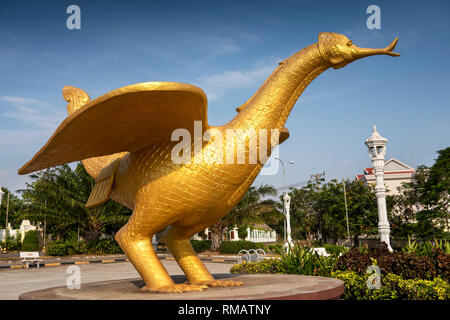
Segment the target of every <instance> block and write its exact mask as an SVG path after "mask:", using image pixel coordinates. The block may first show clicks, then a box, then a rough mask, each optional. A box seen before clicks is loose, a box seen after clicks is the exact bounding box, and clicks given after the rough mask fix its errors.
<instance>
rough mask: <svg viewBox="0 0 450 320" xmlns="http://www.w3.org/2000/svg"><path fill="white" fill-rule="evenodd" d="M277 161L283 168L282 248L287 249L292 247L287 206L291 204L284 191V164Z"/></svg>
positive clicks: (292, 162) (291, 162)
mask: <svg viewBox="0 0 450 320" xmlns="http://www.w3.org/2000/svg"><path fill="white" fill-rule="evenodd" d="M275 159H277V160H278V161H280V162H281V165H282V166H283V189H284V195H283V215H284V246H285V247H286V248H289V247H291V246H293V243H292V237H291V217H290V215H289V205H290V203H291V197H290V196H289V195H288V192H287V190H286V177H285V176H286V166H285V165H284V162H283V161H282V160H281V159H280V158H279V157H275ZM289 163H290V164H294V161H289ZM286 236H287V237H286Z"/></svg>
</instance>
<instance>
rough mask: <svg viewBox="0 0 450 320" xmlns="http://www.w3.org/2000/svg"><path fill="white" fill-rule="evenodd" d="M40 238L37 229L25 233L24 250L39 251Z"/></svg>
mask: <svg viewBox="0 0 450 320" xmlns="http://www.w3.org/2000/svg"><path fill="white" fill-rule="evenodd" d="M38 250H39V239H38V234H37V231H36V230H30V231H28V232H27V233H26V234H25V238H24V239H23V242H22V251H38Z"/></svg>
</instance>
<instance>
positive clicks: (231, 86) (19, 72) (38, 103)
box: [0, 0, 450, 190]
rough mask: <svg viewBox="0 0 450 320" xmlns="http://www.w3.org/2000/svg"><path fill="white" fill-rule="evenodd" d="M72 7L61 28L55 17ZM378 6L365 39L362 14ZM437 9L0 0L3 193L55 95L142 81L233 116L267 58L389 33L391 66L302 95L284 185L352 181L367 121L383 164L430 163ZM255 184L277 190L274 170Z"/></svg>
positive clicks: (54, 117) (443, 116)
mask: <svg viewBox="0 0 450 320" xmlns="http://www.w3.org/2000/svg"><path fill="white" fill-rule="evenodd" d="M71 4H77V5H79V6H80V8H81V30H69V29H67V27H66V19H67V17H68V16H69V15H68V14H67V13H66V8H67V7H68V6H69V5H71ZM371 4H376V5H378V6H379V7H380V9H381V29H380V30H369V29H368V28H367V27H366V19H367V18H368V17H369V14H367V13H366V8H367V7H368V6H369V5H371ZM449 14H450V3H449V2H448V1H338V2H337V1H308V0H305V1H301V0H298V1H295V0H286V1H126V2H125V1H123V2H122V1H92V0H91V1H39V2H38V1H18V0H15V1H9V0H6V1H5V0H2V1H1V2H0V185H2V186H5V187H7V188H10V189H12V190H16V189H19V188H22V187H24V185H25V181H27V179H28V178H27V177H26V176H25V177H22V176H18V175H17V170H18V168H19V167H21V166H22V165H23V164H24V163H25V162H26V161H28V160H29V159H30V158H31V157H32V156H33V155H34V154H35V152H37V151H38V150H39V149H40V147H41V146H42V145H43V144H44V143H45V142H46V141H47V139H48V138H49V137H50V135H51V133H52V132H53V131H54V130H55V129H56V127H57V126H58V125H59V123H60V122H61V121H62V120H63V119H64V118H65V117H66V103H65V101H64V100H63V99H62V93H61V92H62V87H63V86H64V85H72V86H75V87H79V88H82V89H84V90H86V91H87V92H88V93H89V95H90V96H91V98H96V97H98V96H100V95H102V94H104V93H107V92H108V91H110V90H113V89H116V88H119V87H122V86H125V85H129V84H133V83H139V82H145V81H177V82H184V83H191V84H195V85H197V86H199V87H201V88H202V89H204V90H205V92H206V93H207V95H208V99H209V106H208V118H209V123H210V124H212V125H220V124H223V123H225V122H227V121H229V120H230V119H231V118H232V117H234V116H235V111H234V110H235V108H236V107H238V106H239V105H241V104H242V103H243V102H245V101H246V100H247V99H248V98H249V97H250V96H251V95H252V94H253V93H254V92H255V91H256V90H257V89H258V87H259V86H260V85H261V84H262V83H263V82H264V80H265V79H266V78H267V77H268V75H269V74H270V73H271V72H272V71H273V70H274V69H275V68H276V66H277V63H278V62H279V61H281V60H282V59H285V58H287V57H288V56H290V55H292V54H293V53H295V52H296V51H298V50H301V49H302V48H304V47H306V46H308V45H310V44H312V43H315V42H317V35H318V33H319V32H337V33H342V34H344V35H346V36H348V37H349V38H350V39H351V40H352V41H353V42H354V43H355V44H357V45H358V46H361V47H373V48H378V47H385V46H386V45H387V44H389V43H390V42H391V41H392V40H393V39H394V38H395V37H397V36H398V37H399V38H400V41H399V43H398V45H397V48H396V50H395V51H396V52H399V53H401V54H402V55H401V57H398V58H392V57H388V56H376V57H370V58H366V59H362V60H360V61H357V62H355V63H352V64H350V65H348V66H347V67H345V68H343V69H339V70H334V69H330V70H328V71H326V72H324V73H323V74H322V75H321V76H319V77H318V78H317V79H316V80H314V81H313V83H312V84H311V85H310V86H309V87H308V88H307V89H306V90H305V92H304V93H303V95H302V96H301V97H300V99H299V101H298V102H297V104H296V106H295V107H294V109H293V112H292V113H291V115H290V117H289V119H288V121H287V123H286V127H287V128H288V129H289V130H290V133H291V136H290V138H289V139H288V140H287V141H286V142H285V143H284V144H283V145H282V146H281V147H280V156H281V158H282V159H283V160H285V161H289V160H293V161H295V164H294V165H292V166H289V168H288V172H287V173H288V174H287V177H286V182H287V184H291V183H296V182H300V181H305V180H307V179H308V177H309V175H311V174H314V173H317V172H323V171H325V172H326V177H327V179H330V178H338V179H341V178H347V177H351V178H352V177H354V175H355V174H359V173H361V172H362V170H363V168H364V167H370V166H371V163H370V160H369V157H368V154H367V151H366V147H365V145H364V140H365V139H366V138H368V137H369V136H370V134H371V129H372V126H373V124H376V125H377V128H378V130H379V132H380V133H381V134H382V135H383V136H384V137H386V138H388V139H389V142H388V150H387V154H386V157H387V158H391V157H395V158H397V159H399V160H400V161H403V162H405V163H407V164H409V165H411V166H413V167H416V166H417V165H420V164H425V165H431V164H432V163H433V162H434V159H435V158H436V151H437V150H440V149H444V148H446V147H448V146H449V141H450V130H449V120H450V109H449V104H450V102H449V101H450V81H449V80H450V72H449V71H450V62H449V61H450V60H449V57H448V55H449V52H450V50H449V49H450V48H449V43H450V37H449V36H450V18H449ZM255 183H256V184H261V183H270V184H272V185H275V186H280V185H281V184H282V178H281V172H279V174H277V175H275V176H260V177H258V178H257V180H256V181H255Z"/></svg>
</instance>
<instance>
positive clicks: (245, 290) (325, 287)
mask: <svg viewBox="0 0 450 320" xmlns="http://www.w3.org/2000/svg"><path fill="white" fill-rule="evenodd" d="M214 277H215V278H216V279H227V280H236V281H243V282H244V284H243V285H242V286H239V287H230V288H209V289H207V290H205V291H202V292H199V291H194V292H185V293H169V294H161V293H159V294H157V293H148V292H141V288H142V287H143V286H144V281H143V280H141V279H128V280H116V281H102V282H94V283H88V284H82V285H81V289H79V290H77V289H73V290H69V289H67V288H66V287H56V288H50V289H44V290H38V291H32V292H28V293H24V294H22V295H21V296H20V297H19V299H20V300H328V299H339V297H340V296H341V295H342V293H343V292H344V283H343V282H342V281H341V280H337V279H332V278H325V277H313V276H299V275H291V274H286V275H279V274H252V275H249V274H245V275H236V274H216V275H214ZM172 278H173V279H174V281H175V282H176V283H183V282H185V281H186V277H185V276H184V275H183V276H172Z"/></svg>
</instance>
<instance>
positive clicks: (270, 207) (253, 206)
mask: <svg viewBox="0 0 450 320" xmlns="http://www.w3.org/2000/svg"><path fill="white" fill-rule="evenodd" d="M276 195H277V191H276V189H275V188H274V187H272V186H269V185H262V186H260V187H258V188H255V187H250V189H249V190H248V191H247V193H246V194H245V195H244V197H243V198H242V200H241V201H240V202H239V203H238V204H237V205H236V206H235V207H234V208H233V210H231V211H230V213H228V214H227V215H226V216H225V217H224V218H223V219H222V220H220V221H219V222H217V223H216V224H214V225H212V226H210V227H209V230H210V231H211V251H217V250H218V249H219V247H220V244H221V243H222V234H223V230H224V229H225V227H227V226H234V225H245V224H252V223H264V222H265V218H266V217H267V214H268V213H271V212H273V211H274V210H275V201H274V200H270V199H264V198H265V197H267V196H276Z"/></svg>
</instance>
